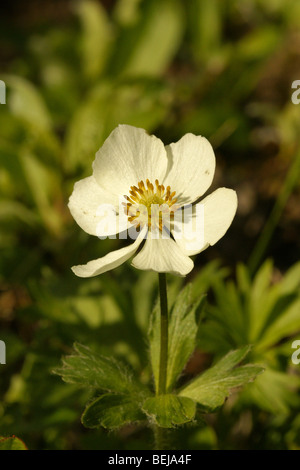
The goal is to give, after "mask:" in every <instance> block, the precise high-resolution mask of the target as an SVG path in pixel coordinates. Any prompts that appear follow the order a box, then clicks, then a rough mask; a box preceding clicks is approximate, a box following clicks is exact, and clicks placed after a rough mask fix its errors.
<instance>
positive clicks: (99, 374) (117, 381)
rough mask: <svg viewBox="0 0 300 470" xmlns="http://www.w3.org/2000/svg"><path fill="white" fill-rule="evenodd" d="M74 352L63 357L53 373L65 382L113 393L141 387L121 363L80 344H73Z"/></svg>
mask: <svg viewBox="0 0 300 470" xmlns="http://www.w3.org/2000/svg"><path fill="white" fill-rule="evenodd" d="M74 351H75V354H73V355H71V356H67V357H65V359H64V360H63V365H62V367H61V368H58V369H55V373H56V374H58V375H61V376H62V378H63V380H64V381H65V382H67V383H72V384H76V385H80V386H81V387H91V388H95V389H98V390H104V391H108V392H114V393H128V394H129V393H134V392H136V391H140V390H141V389H142V385H141V384H139V383H138V382H136V381H135V380H134V378H133V376H132V374H131V373H130V371H129V370H128V368H127V367H125V366H124V365H123V364H121V363H119V362H117V361H116V360H114V359H112V358H107V357H104V356H100V355H97V354H95V353H92V351H91V350H90V349H89V348H87V347H85V346H82V345H80V344H75V345H74Z"/></svg>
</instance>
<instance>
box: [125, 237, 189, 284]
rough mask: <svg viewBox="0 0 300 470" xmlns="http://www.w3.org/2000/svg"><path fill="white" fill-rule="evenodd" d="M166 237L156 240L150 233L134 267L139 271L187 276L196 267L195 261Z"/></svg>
mask: <svg viewBox="0 0 300 470" xmlns="http://www.w3.org/2000/svg"><path fill="white" fill-rule="evenodd" d="M164 236H165V237H166V238H159V239H155V238H153V237H152V236H151V232H148V236H147V240H146V243H145V245H144V247H143V248H142V249H141V251H140V252H139V253H138V254H137V255H136V256H135V257H134V258H133V260H132V265H133V266H134V267H135V268H137V269H142V270H150V271H156V272H159V273H161V272H168V273H173V274H177V275H179V276H186V275H187V274H188V273H189V272H190V271H191V270H192V269H193V267H194V263H193V261H192V260H191V259H190V258H189V257H188V256H186V255H185V254H184V253H183V252H182V251H181V249H180V248H179V246H178V245H177V243H176V242H175V241H174V240H173V239H172V238H170V236H168V234H166V233H164Z"/></svg>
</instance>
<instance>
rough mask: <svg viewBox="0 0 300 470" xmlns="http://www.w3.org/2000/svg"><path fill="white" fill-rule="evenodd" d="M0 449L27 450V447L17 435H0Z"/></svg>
mask: <svg viewBox="0 0 300 470" xmlns="http://www.w3.org/2000/svg"><path fill="white" fill-rule="evenodd" d="M0 450H27V447H26V445H25V444H24V442H23V441H21V439H19V438H18V437H15V436H12V437H2V436H0Z"/></svg>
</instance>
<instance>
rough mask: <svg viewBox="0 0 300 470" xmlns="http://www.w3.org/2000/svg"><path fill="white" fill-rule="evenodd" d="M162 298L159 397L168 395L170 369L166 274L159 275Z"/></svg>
mask: <svg viewBox="0 0 300 470" xmlns="http://www.w3.org/2000/svg"><path fill="white" fill-rule="evenodd" d="M158 276H159V296H160V363H159V377H158V392H157V393H158V395H163V394H164V393H166V384H167V369H168V297H167V281H166V274H165V273H159V274H158Z"/></svg>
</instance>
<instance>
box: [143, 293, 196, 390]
mask: <svg viewBox="0 0 300 470" xmlns="http://www.w3.org/2000/svg"><path fill="white" fill-rule="evenodd" d="M192 290H193V286H192V284H189V285H187V286H186V287H185V288H184V289H183V290H182V291H181V292H180V294H179V295H178V296H177V300H176V301H175V303H174V305H173V307H172V309H171V312H170V315H169V317H170V318H169V345H168V367H167V391H170V390H171V389H172V387H173V386H174V384H175V382H176V380H177V379H178V377H179V375H180V374H181V373H182V370H183V369H184V366H185V365H186V363H187V361H188V359H189V358H190V356H191V355H192V353H193V351H194V349H195V343H196V336H197V331H198V319H197V318H196V312H197V310H199V309H200V308H199V307H200V303H201V301H202V300H203V298H201V299H200V300H198V301H196V302H193V301H192ZM149 341H150V356H151V364H152V371H153V376H154V381H155V388H156V392H157V389H158V377H159V361H160V306H159V304H158V303H157V304H156V305H155V307H154V309H153V312H152V316H151V320H150V329H149Z"/></svg>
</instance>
